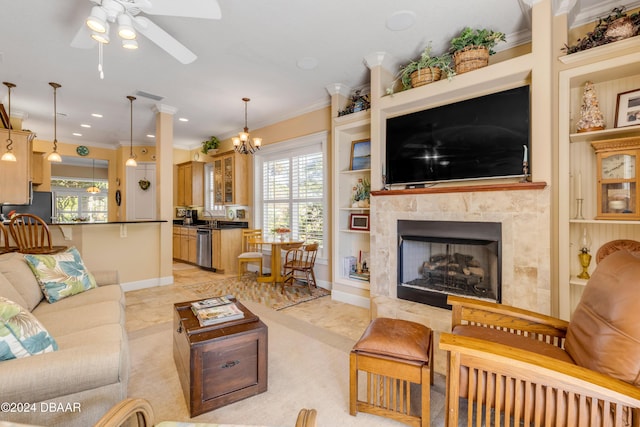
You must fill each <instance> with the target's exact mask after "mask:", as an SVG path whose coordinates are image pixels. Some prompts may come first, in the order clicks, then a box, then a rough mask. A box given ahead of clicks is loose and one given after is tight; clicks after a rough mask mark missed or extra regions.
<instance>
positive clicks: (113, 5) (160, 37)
mask: <svg viewBox="0 0 640 427" xmlns="http://www.w3.org/2000/svg"><path fill="white" fill-rule="evenodd" d="M89 1H90V2H91V3H93V4H94V6H93V7H92V9H91V13H90V15H89V16H88V17H87V20H86V22H85V24H83V25H82V27H81V28H80V29H79V30H78V32H77V33H76V35H75V37H74V38H73V40H72V41H71V46H72V47H77V48H84V49H87V48H91V47H93V46H95V44H96V42H98V43H108V42H109V27H110V25H111V24H115V25H117V27H118V35H119V36H120V38H121V39H122V41H123V47H126V48H134V49H135V48H137V42H135V38H136V32H137V33H140V34H142V35H144V36H145V37H146V38H148V39H149V40H151V41H152V42H153V43H155V44H156V45H158V46H159V47H160V48H162V49H164V50H165V51H166V52H167V53H169V54H170V55H171V56H173V57H174V58H176V59H177V60H178V61H180V62H181V63H183V64H189V63H191V62H193V61H195V60H196V58H197V56H196V54H194V53H193V52H191V51H190V50H189V49H188V48H187V47H185V46H184V45H183V44H182V43H180V42H179V41H178V40H176V39H175V38H173V37H172V36H171V35H169V33H167V32H166V31H164V30H163V29H162V28H160V27H159V26H158V25H156V24H154V23H153V21H151V20H150V19H149V18H147V17H146V16H143V15H141V13H143V14H146V15H167V16H179V17H187V18H202V19H220V17H221V12H220V5H219V4H218V2H217V0H181V1H175V0H89Z"/></svg>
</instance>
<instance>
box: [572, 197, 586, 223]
mask: <svg viewBox="0 0 640 427" xmlns="http://www.w3.org/2000/svg"><path fill="white" fill-rule="evenodd" d="M582 202H583V199H576V203H577V206H576V216H575V217H574V218H573V219H584V217H583V216H582Z"/></svg>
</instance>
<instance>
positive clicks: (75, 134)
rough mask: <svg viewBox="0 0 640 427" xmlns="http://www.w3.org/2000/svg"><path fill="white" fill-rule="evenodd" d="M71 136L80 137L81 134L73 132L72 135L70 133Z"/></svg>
mask: <svg viewBox="0 0 640 427" xmlns="http://www.w3.org/2000/svg"><path fill="white" fill-rule="evenodd" d="M71 135H73V136H82V134H81V133H78V132H74V133H72V134H71Z"/></svg>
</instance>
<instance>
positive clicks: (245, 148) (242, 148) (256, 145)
mask: <svg viewBox="0 0 640 427" xmlns="http://www.w3.org/2000/svg"><path fill="white" fill-rule="evenodd" d="M242 100H243V101H244V131H243V132H239V133H238V136H236V137H234V138H233V139H232V141H233V146H234V148H235V150H236V152H238V153H240V154H253V153H255V152H256V151H258V150H259V149H260V146H261V145H262V138H253V139H252V140H253V144H252V143H251V141H250V140H249V128H248V127H247V103H248V102H249V101H251V100H250V99H249V98H242Z"/></svg>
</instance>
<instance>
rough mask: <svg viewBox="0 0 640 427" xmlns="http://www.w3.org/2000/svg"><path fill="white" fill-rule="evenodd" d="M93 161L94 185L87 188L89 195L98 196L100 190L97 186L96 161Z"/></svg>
mask: <svg viewBox="0 0 640 427" xmlns="http://www.w3.org/2000/svg"><path fill="white" fill-rule="evenodd" d="M92 161H93V168H92V172H91V177H92V178H93V184H92V185H91V187H89V188H87V193H91V194H98V193H99V192H100V189H99V188H98V186H97V185H96V160H95V159H92Z"/></svg>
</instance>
